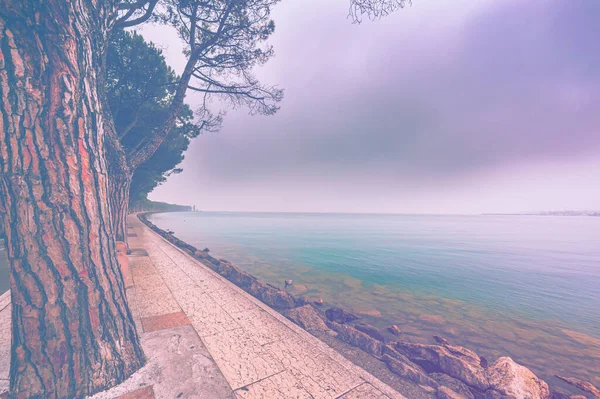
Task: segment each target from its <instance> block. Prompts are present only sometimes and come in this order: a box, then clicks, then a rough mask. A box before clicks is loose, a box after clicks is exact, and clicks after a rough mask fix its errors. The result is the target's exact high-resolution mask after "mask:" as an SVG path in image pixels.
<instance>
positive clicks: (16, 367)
mask: <svg viewBox="0 0 600 399" xmlns="http://www.w3.org/2000/svg"><path fill="white" fill-rule="evenodd" d="M108 4H113V2H112V1H106V2H104V1H98V2H92V1H90V0H79V1H77V2H71V1H64V0H43V1H33V0H14V1H0V124H1V125H0V215H1V216H2V228H3V229H4V231H5V234H6V243H7V250H8V255H9V259H10V266H11V282H10V285H11V292H12V320H13V330H12V334H13V343H12V351H11V371H10V389H11V391H10V392H11V397H43V398H79V397H83V396H85V395H88V394H91V393H94V392H97V391H99V390H103V389H106V388H108V387H110V386H113V385H115V384H118V383H120V382H121V381H123V380H124V379H125V378H127V377H128V376H129V375H131V374H132V373H133V372H134V371H135V370H137V369H138V368H139V367H140V366H141V365H142V364H143V362H144V359H143V354H142V350H141V347H140V344H139V340H138V336H137V333H136V329H135V324H134V322H133V320H132V317H131V313H130V311H129V308H128V306H127V303H126V297H125V289H124V285H123V277H122V275H121V273H120V270H119V267H118V264H117V259H116V254H115V242H114V233H113V227H112V222H111V213H110V207H109V205H108V202H107V193H108V179H107V166H106V162H105V154H104V140H105V134H106V132H105V126H106V124H105V122H106V121H105V120H104V119H103V112H102V106H101V103H102V101H101V100H100V99H99V98H98V97H99V96H98V89H97V86H96V85H97V83H98V79H97V75H98V74H99V73H102V72H101V69H102V68H101V62H100V57H101V53H102V51H104V48H103V46H104V44H105V42H106V30H107V26H108V24H109V23H108V22H107V21H109V20H110V14H111V13H112V10H107V9H106V7H108Z"/></svg>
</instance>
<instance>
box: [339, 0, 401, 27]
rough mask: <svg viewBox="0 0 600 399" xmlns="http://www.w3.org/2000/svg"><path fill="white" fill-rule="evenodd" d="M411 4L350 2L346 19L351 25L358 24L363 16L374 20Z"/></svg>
mask: <svg viewBox="0 0 600 399" xmlns="http://www.w3.org/2000/svg"><path fill="white" fill-rule="evenodd" d="M411 4H412V0H351V1H350V10H349V11H348V18H350V19H351V20H352V22H353V23H358V24H359V23H361V22H362V20H363V16H366V17H367V18H368V19H370V20H376V19H380V18H383V17H386V16H388V15H389V14H391V13H393V12H394V11H396V10H398V9H400V8H404V7H405V6H407V5H411Z"/></svg>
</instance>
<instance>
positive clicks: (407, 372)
mask: <svg viewBox="0 0 600 399" xmlns="http://www.w3.org/2000/svg"><path fill="white" fill-rule="evenodd" d="M381 360H383V362H384V363H385V364H386V365H387V367H388V369H390V371H391V372H393V373H394V374H396V375H399V376H400V377H402V378H405V379H407V380H409V381H412V382H414V383H415V384H418V385H425V386H428V387H432V388H437V387H438V386H439V384H438V383H437V381H435V380H434V379H432V378H430V377H429V376H428V375H427V374H426V373H425V371H424V370H423V369H422V368H421V367H419V366H418V365H416V364H414V363H412V362H411V361H410V360H409V359H408V358H407V357H406V356H404V355H402V354H400V353H398V352H397V351H396V350H394V348H392V347H391V346H389V345H385V346H384V347H383V356H382V359H381Z"/></svg>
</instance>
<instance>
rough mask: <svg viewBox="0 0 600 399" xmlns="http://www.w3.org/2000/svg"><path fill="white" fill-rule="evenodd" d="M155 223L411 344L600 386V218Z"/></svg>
mask: <svg viewBox="0 0 600 399" xmlns="http://www.w3.org/2000/svg"><path fill="white" fill-rule="evenodd" d="M150 220H152V221H153V222H154V223H155V224H157V225H158V226H159V227H161V228H164V229H170V230H173V231H174V232H175V235H177V236H178V237H179V238H181V239H183V240H184V241H186V242H188V243H190V244H192V245H195V246H197V247H199V248H204V247H208V248H210V250H211V254H212V255H213V256H216V257H221V258H225V259H227V260H230V261H232V262H234V263H236V264H237V265H238V266H240V267H242V268H243V269H245V270H247V271H249V272H250V273H252V274H254V275H256V276H257V277H259V278H261V279H263V280H265V281H267V282H269V283H272V284H274V285H278V286H283V280H285V279H293V280H294V286H293V287H291V288H290V289H291V290H292V292H294V293H296V294H301V295H308V296H311V297H321V298H323V299H324V300H325V302H326V306H333V305H342V306H345V307H348V308H351V309H354V311H355V312H357V313H361V315H362V316H363V318H365V319H366V320H367V321H368V322H370V323H373V324H376V325H379V326H380V327H385V326H387V325H389V324H390V323H395V324H397V325H399V326H400V328H401V329H402V330H403V331H404V332H405V337H407V339H412V340H414V341H422V342H430V337H431V334H445V335H446V336H447V337H449V338H451V340H453V341H454V342H456V343H458V344H463V345H465V346H468V347H470V348H472V349H475V350H478V351H479V352H480V353H481V354H482V355H486V356H489V357H490V358H491V359H494V358H495V357H498V356H503V355H509V356H512V357H513V358H515V359H517V360H518V361H521V362H522V363H524V364H526V365H527V366H529V367H531V368H532V369H534V371H536V372H538V373H539V374H541V375H542V376H547V377H548V378H550V377H551V376H552V375H553V374H555V373H559V372H567V371H569V374H573V372H572V370H573V369H572V368H570V367H575V368H576V369H577V370H578V373H577V374H578V376H579V377H581V378H584V377H585V378H588V379H589V380H592V381H593V382H596V383H600V380H599V379H600V377H599V376H598V374H600V373H599V371H600V367H599V366H598V365H600V245H598V244H600V218H594V217H542V216H413V215H347V214H284V213H216V212H215V213H213V212H199V213H163V214H154V215H152V216H151V217H150Z"/></svg>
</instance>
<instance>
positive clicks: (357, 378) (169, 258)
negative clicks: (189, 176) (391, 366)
mask: <svg viewBox="0 0 600 399" xmlns="http://www.w3.org/2000/svg"><path fill="white" fill-rule="evenodd" d="M129 226H130V230H129V246H130V249H131V250H132V254H131V255H130V256H129V261H130V263H129V264H130V269H131V274H132V277H133V279H132V283H130V285H132V286H131V287H130V288H129V289H128V296H129V301H130V304H131V307H132V312H133V313H134V318H135V319H136V323H137V325H138V331H139V332H140V334H141V335H142V345H143V346H144V350H145V352H146V355H147V356H148V358H149V363H148V365H147V366H145V367H144V368H143V369H142V370H141V371H139V372H138V373H136V374H135V375H134V376H133V377H132V378H130V380H128V381H127V382H126V383H124V384H122V385H121V386H119V387H117V388H114V389H113V390H111V391H108V392H105V393H102V394H100V395H97V396H95V397H94V399H104V398H107V399H108V398H115V397H122V398H131V399H133V398H136V399H146V398H152V397H156V398H175V397H180V398H239V399H250V398H265V399H267V398H268V399H278V398H324V399H330V398H331V399H333V398H343V399H368V398H374V399H393V398H403V396H402V395H400V394H399V393H397V392H396V391H394V390H393V389H391V388H390V387H389V386H387V385H386V384H384V383H382V382H381V381H379V380H378V379H377V378H375V377H374V376H372V375H371V374H369V373H367V372H366V371H365V370H363V369H361V368H359V367H357V366H355V365H354V364H353V363H351V362H350V361H348V360H347V359H346V358H344V357H343V356H341V355H340V354H339V353H337V352H336V351H334V350H333V349H331V348H330V347H329V346H327V345H326V344H324V343H323V342H321V341H320V340H318V339H317V338H315V337H313V336H312V335H310V334H309V333H307V332H306V331H304V330H303V329H301V328H300V327H298V326H296V325H295V324H293V323H292V322H290V321H289V320H287V319H286V318H285V317H283V316H282V315H280V314H279V313H277V312H276V311H274V310H273V309H271V308H269V307H268V306H266V305H264V304H263V303H262V302H260V301H258V300H257V299H255V298H253V297H252V296H250V295H249V294H247V293H246V292H244V291H243V290H241V289H239V288H238V287H236V286H234V285H233V284H232V283H230V282H229V281H227V280H225V279H224V278H222V277H221V276H219V275H218V274H216V273H214V272H213V271H212V270H210V269H209V268H208V267H206V266H204V265H203V264H202V263H200V262H199V261H197V260H195V259H193V258H192V257H190V256H189V255H187V254H186V253H184V252H182V251H180V250H179V249H178V248H176V247H174V246H173V245H171V244H170V243H168V242H167V241H165V240H164V239H163V238H162V237H160V236H159V235H157V234H156V233H154V232H153V231H152V230H150V229H149V228H147V227H146V226H145V225H143V224H142V223H141V222H140V221H139V220H138V219H137V218H136V217H130V219H129ZM126 280H127V279H126ZM4 301H5V302H6V303H5V304H4V305H3V302H2V299H0V393H1V392H2V391H3V390H4V389H2V388H3V387H5V386H7V383H8V381H7V380H6V379H7V378H8V366H5V365H7V364H8V362H7V361H5V359H7V357H8V353H7V349H8V347H9V345H10V339H8V341H7V340H6V336H7V335H8V337H10V330H9V329H8V328H7V327H6V326H7V325H9V324H10V306H8V305H9V303H8V301H6V299H5V300H4ZM3 306H4V310H2V308H3ZM2 384H4V385H2ZM121 395H124V396H121Z"/></svg>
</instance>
